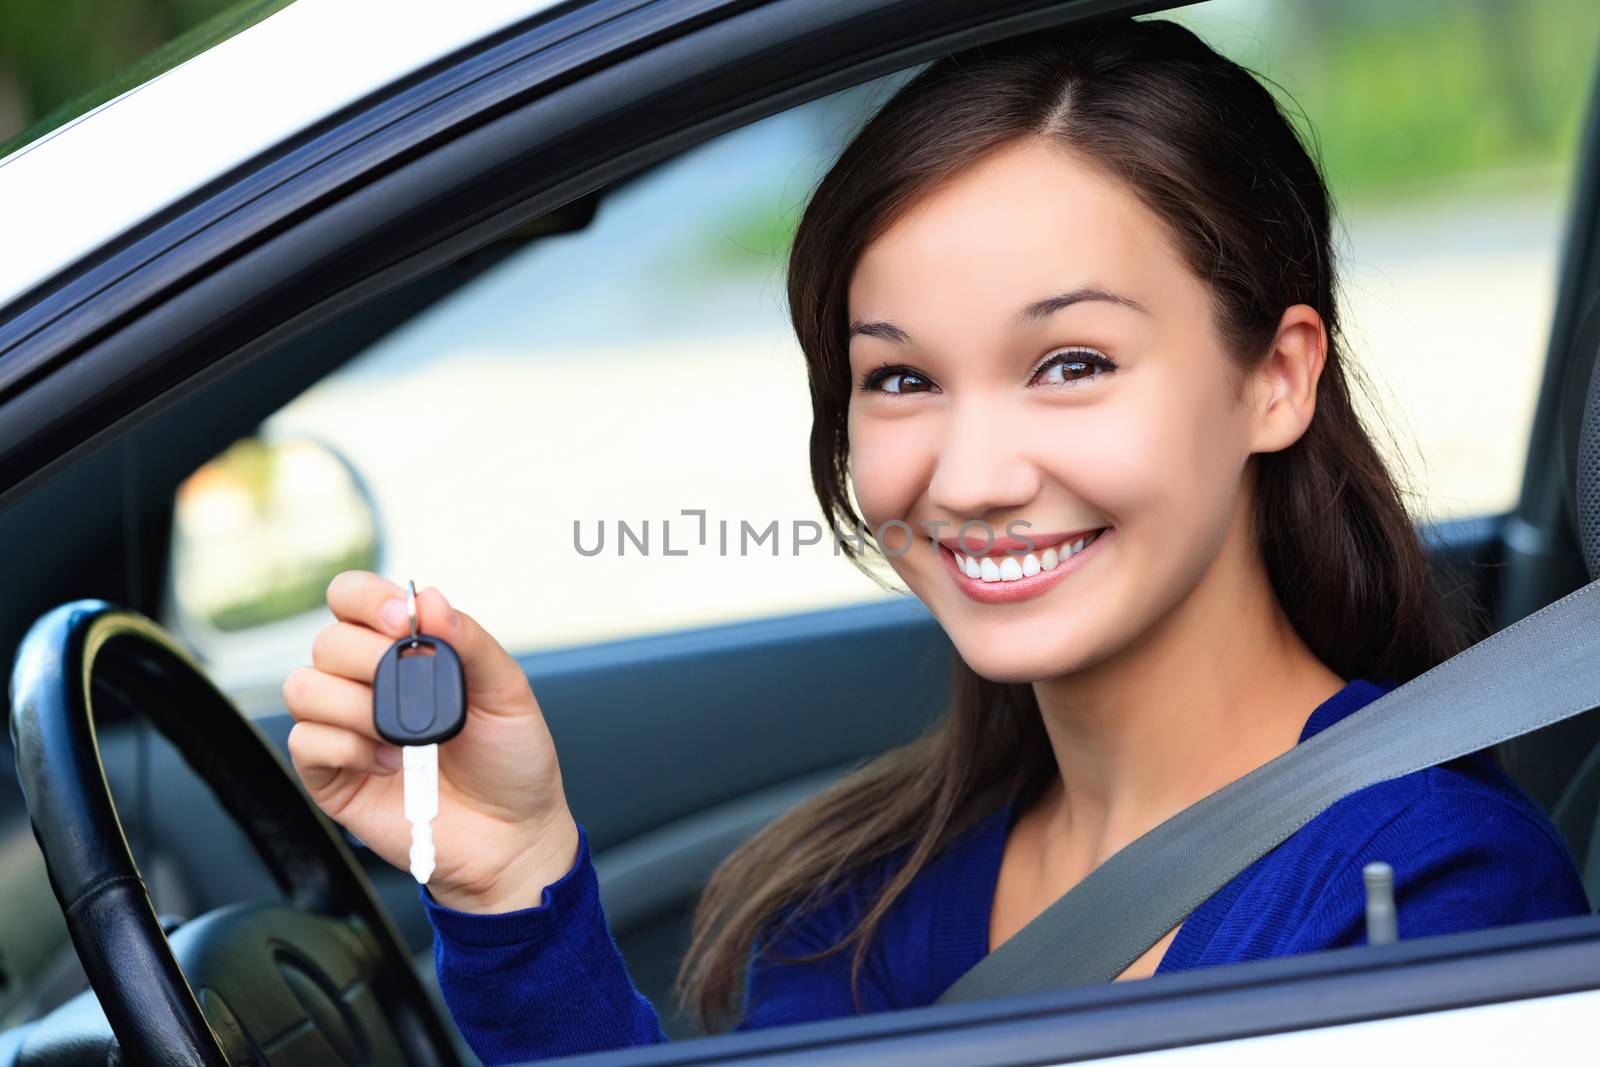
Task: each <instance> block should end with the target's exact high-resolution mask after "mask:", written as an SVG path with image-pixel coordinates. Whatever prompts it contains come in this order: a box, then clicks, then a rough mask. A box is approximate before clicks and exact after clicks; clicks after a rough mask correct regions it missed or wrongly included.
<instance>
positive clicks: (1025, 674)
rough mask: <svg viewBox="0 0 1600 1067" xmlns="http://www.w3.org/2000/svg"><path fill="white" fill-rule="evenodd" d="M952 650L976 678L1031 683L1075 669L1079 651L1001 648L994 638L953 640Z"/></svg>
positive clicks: (1077, 665)
mask: <svg viewBox="0 0 1600 1067" xmlns="http://www.w3.org/2000/svg"><path fill="white" fill-rule="evenodd" d="M955 646H956V651H957V652H958V653H960V655H961V658H962V659H963V660H965V661H966V664H967V666H969V667H971V668H972V669H973V671H974V672H975V673H977V674H978V676H979V677H982V678H986V679H988V680H989V681H991V682H1000V683H1016V682H1024V683H1030V684H1031V683H1033V682H1040V681H1044V680H1046V679H1049V678H1058V677H1060V676H1061V675H1063V674H1070V673H1072V672H1073V671H1074V670H1077V669H1078V667H1079V665H1080V663H1081V662H1082V659H1083V656H1082V654H1081V653H1082V650H1081V649H1080V650H1078V652H1076V653H1075V652H1073V651H1072V650H1070V649H1068V648H1061V647H1050V646H1044V647H1036V648H1017V647H1014V645H1006V646H1005V647H1001V642H998V641H980V642H976V643H973V642H962V641H956V642H955Z"/></svg>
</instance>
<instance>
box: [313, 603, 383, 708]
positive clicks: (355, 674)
mask: <svg viewBox="0 0 1600 1067" xmlns="http://www.w3.org/2000/svg"><path fill="white" fill-rule="evenodd" d="M392 644H394V642H393V641H391V640H389V639H388V638H387V637H385V636H384V635H383V634H380V633H376V632H374V631H373V630H370V629H368V628H367V627H365V626H361V625H358V624H356V623H353V622H336V623H332V624H330V625H328V626H324V627H323V628H322V629H321V630H319V631H317V636H316V637H315V638H313V639H312V641H311V665H312V666H313V667H315V668H316V669H317V670H319V671H326V672H327V673H328V674H336V675H338V676H339V677H341V678H349V679H350V680H351V681H355V682H362V683H364V684H367V685H371V684H372V676H373V675H374V674H376V673H377V670H378V661H379V660H380V659H382V658H383V654H384V653H385V652H387V651H388V650H389V646H390V645H392ZM368 699H369V700H370V699H371V698H370V696H369V698H368Z"/></svg>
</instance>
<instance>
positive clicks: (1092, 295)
mask: <svg viewBox="0 0 1600 1067" xmlns="http://www.w3.org/2000/svg"><path fill="white" fill-rule="evenodd" d="M1085 300H1102V301H1105V302H1106V303H1108V304H1120V305H1122V306H1123V307H1127V308H1132V309H1133V310H1135V311H1137V312H1139V313H1141V314H1144V315H1148V314H1150V309H1149V308H1147V307H1145V306H1144V305H1143V304H1141V303H1139V301H1137V300H1135V299H1133V297H1131V296H1123V295H1122V294H1120V293H1113V292H1112V291H1111V290H1109V289H1101V288H1098V287H1096V286H1085V287H1083V288H1079V289H1073V290H1071V291H1070V292H1065V293H1058V294H1057V295H1055V296H1047V297H1045V298H1044V299H1043V300H1035V301H1034V302H1033V303H1031V304H1029V305H1028V306H1027V307H1025V308H1023V309H1022V310H1021V311H1019V312H1017V322H1018V324H1019V325H1022V326H1031V325H1033V324H1034V323H1036V322H1038V321H1040V320H1041V319H1044V318H1046V317H1048V316H1050V315H1053V314H1054V313H1056V312H1057V311H1060V310H1061V309H1062V308H1069V307H1071V306H1072V305H1073V304H1078V303H1082V302H1083V301H1085Z"/></svg>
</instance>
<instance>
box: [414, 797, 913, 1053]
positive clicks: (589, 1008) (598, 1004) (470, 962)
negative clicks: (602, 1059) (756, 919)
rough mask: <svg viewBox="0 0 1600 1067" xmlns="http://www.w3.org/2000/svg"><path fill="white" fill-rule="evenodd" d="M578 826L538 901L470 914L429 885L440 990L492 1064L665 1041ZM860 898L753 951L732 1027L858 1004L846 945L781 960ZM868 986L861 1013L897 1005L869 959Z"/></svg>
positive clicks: (425, 897) (777, 1022) (826, 938)
mask: <svg viewBox="0 0 1600 1067" xmlns="http://www.w3.org/2000/svg"><path fill="white" fill-rule="evenodd" d="M578 835H579V837H578V854H577V858H576V860H575V861H574V863H573V866H572V869H571V870H569V871H568V872H567V874H566V875H564V876H563V877H562V878H561V879H560V880H558V881H556V882H554V883H552V884H551V885H549V886H547V887H546V888H545V890H544V894H543V898H542V901H541V903H540V904H539V905H538V906H537V907H532V908H525V909H522V910H520V911H512V912H504V913H500V914H479V913H467V912H461V911H456V910H454V909H452V908H447V907H445V906H444V905H442V904H440V903H439V902H438V901H436V900H434V899H433V898H432V897H431V896H430V895H429V894H428V892H427V890H426V889H423V890H422V901H423V904H424V906H425V907H426V909H427V914H428V919H429V921H430V922H431V923H432V924H433V929H434V966H435V968H436V970H437V972H438V975H439V987H440V990H441V991H442V992H443V994H444V999H445V1003H446V1004H447V1005H448V1006H449V1008H450V1014H451V1016H452V1017H453V1018H454V1019H455V1021H456V1025H457V1026H458V1027H459V1028H460V1029H461V1033H462V1035H463V1036H464V1037H465V1038H466V1040H467V1044H468V1045H469V1046H470V1047H471V1048H472V1050H473V1052H475V1053H476V1054H477V1056H478V1058H479V1059H481V1060H482V1061H483V1062H484V1064H485V1065H486V1067H494V1065H496V1064H504V1063H523V1062H528V1061H534V1060H541V1059H549V1058H552V1057H557V1056H567V1055H574V1054H577V1053H580V1052H595V1051H600V1050H603V1049H614V1048H628V1047H633V1046H637V1045H650V1044H657V1043H660V1042H663V1041H666V1040H667V1038H666V1035H665V1034H663V1033H662V1030H661V1023H660V1020H659V1018H658V1017H657V1015H656V1012H655V1010H654V1008H653V1007H652V1006H651V1004H650V1001H649V1000H648V999H646V998H645V996H644V995H643V994H641V993H640V992H639V991H638V989H637V988H635V987H634V985H633V981H632V979H631V978H630V976H629V974H628V969H627V966H626V964H625V963H624V961H623V958H622V953H621V952H620V951H619V950H618V948H617V944H616V941H615V940H614V939H613V938H612V936H611V933H610V931H609V929H608V928H607V925H606V920H605V914H604V912H603V911H602V909H601V905H600V894H599V882H598V880H597V879H596V877H595V870H594V864H593V862H592V860H591V858H590V854H589V836H588V833H587V832H586V831H585V830H584V829H583V826H582V824H581V823H580V824H579V826H578ZM853 905H854V902H853V901H852V900H850V899H848V898H847V899H845V900H842V901H841V902H840V903H839V904H837V905H836V906H834V907H829V908H824V909H822V910H820V911H818V912H816V913H813V914H810V915H808V916H806V917H805V919H803V920H801V921H799V922H795V923H792V924H790V925H789V926H788V927H787V928H783V929H781V930H780V932H779V933H778V934H777V935H776V936H775V937H774V938H773V939H772V943H771V945H770V950H769V953H768V954H767V955H766V956H759V957H758V956H757V955H756V953H754V952H752V954H751V965H750V968H749V970H748V972H747V975H746V994H745V1003H746V1011H745V1013H744V1015H743V1017H742V1018H741V1019H740V1021H739V1023H738V1024H737V1027H736V1029H739V1030H754V1029H760V1028H763V1027H768V1026H783V1025H787V1024H790V1023H798V1022H806V1021H809V1020H813V1019H828V1018H837V1017H839V1016H844V1015H851V1014H854V1013H855V1006H854V1003H853V1001H852V997H851V990H850V953H849V951H848V950H845V951H841V952H837V953H834V954H833V955H830V956H828V957H826V958H824V959H822V960H818V961H815V962H811V963H789V962H784V957H791V956H798V955H804V954H808V953H811V952H815V951H817V950H818V949H821V948H823V947H826V946H827V945H830V944H833V943H834V939H836V938H837V937H838V936H839V935H840V932H841V931H842V929H844V926H843V924H845V923H846V922H848V921H849V920H850V919H851V918H852V917H853V915H854V912H853V911H849V909H850V908H851V907H853ZM847 912H848V913H847ZM860 993H861V999H862V1008H863V1010H865V1011H877V1010H883V1009H886V1008H889V1007H892V1006H893V1005H892V1004H891V1003H890V999H889V997H888V995H887V991H886V990H885V989H884V988H883V987H882V984H881V982H880V981H879V979H878V978H877V976H876V974H875V972H874V970H873V969H871V968H869V969H867V970H865V971H864V972H863V975H862V979H861V983H860Z"/></svg>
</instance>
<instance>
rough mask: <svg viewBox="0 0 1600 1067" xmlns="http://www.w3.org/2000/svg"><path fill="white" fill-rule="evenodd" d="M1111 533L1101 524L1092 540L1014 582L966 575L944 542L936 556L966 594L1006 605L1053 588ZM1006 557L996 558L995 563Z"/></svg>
mask: <svg viewBox="0 0 1600 1067" xmlns="http://www.w3.org/2000/svg"><path fill="white" fill-rule="evenodd" d="M1110 534H1111V527H1109V526H1108V527H1105V528H1104V529H1101V530H1100V531H1099V532H1097V533H1096V534H1095V536H1094V540H1092V541H1088V542H1087V543H1085V544H1084V546H1083V548H1082V549H1081V550H1079V551H1077V552H1074V553H1073V554H1072V555H1071V556H1070V557H1069V558H1067V559H1065V560H1062V561H1061V562H1060V563H1057V564H1056V566H1055V569H1053V570H1048V571H1046V570H1041V571H1040V572H1039V573H1038V574H1033V575H1025V576H1024V577H1021V578H1018V579H1015V580H1014V581H1009V582H1007V581H997V582H986V581H984V580H983V579H982V578H971V577H968V575H967V573H966V571H964V570H962V569H961V566H960V564H958V563H957V562H956V557H955V553H954V552H952V551H951V550H950V549H948V548H946V547H945V546H944V545H940V546H939V558H940V559H942V560H943V561H944V566H945V570H947V571H948V572H949V573H950V577H951V580H953V581H954V582H955V583H956V588H957V589H960V590H961V591H962V592H963V593H965V594H966V595H967V596H968V597H970V598H971V599H973V600H976V601H978V602H980V603H983V604H1008V603H1011V602H1013V601H1017V600H1027V599H1030V598H1032V597H1036V596H1039V595H1040V594H1042V593H1044V592H1045V591H1046V590H1048V589H1050V588H1051V587H1053V586H1054V585H1055V584H1056V583H1057V582H1059V581H1061V580H1062V579H1063V578H1065V577H1066V576H1067V575H1069V574H1071V573H1072V572H1073V571H1075V570H1077V569H1078V568H1079V567H1081V566H1083V565H1084V562H1085V560H1086V559H1087V558H1088V557H1089V556H1091V555H1093V554H1094V553H1095V551H1096V550H1097V549H1098V548H1099V547H1100V542H1102V541H1104V540H1105V539H1106V537H1108V536H1109V535H1110ZM1005 558H1008V557H1004V556H1001V557H996V558H995V559H996V563H997V564H998V563H999V562H1000V560H1002V559H1005ZM1009 558H1015V559H1016V560H1017V563H1018V564H1019V565H1020V564H1021V563H1022V559H1021V557H1020V556H1019V557H1009Z"/></svg>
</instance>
